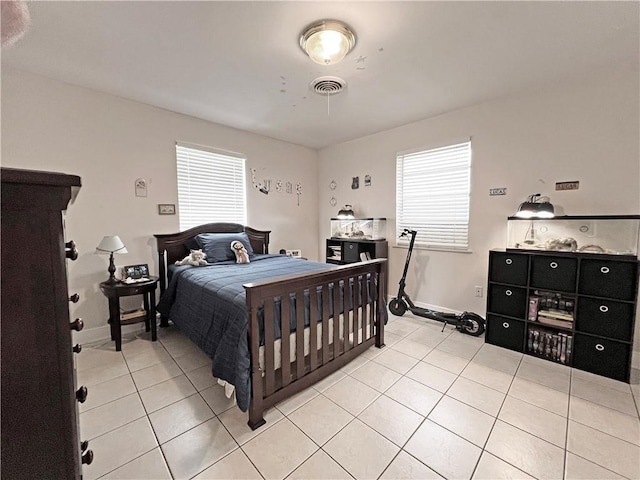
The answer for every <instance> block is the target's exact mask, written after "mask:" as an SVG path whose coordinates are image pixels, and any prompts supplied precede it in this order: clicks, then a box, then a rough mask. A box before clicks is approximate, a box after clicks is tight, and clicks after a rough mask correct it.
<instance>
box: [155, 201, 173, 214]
mask: <svg viewBox="0 0 640 480" xmlns="http://www.w3.org/2000/svg"><path fill="white" fill-rule="evenodd" d="M175 214H176V206H175V204H173V203H159V204H158V215H175Z"/></svg>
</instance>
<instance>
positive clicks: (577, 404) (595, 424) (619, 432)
mask: <svg viewBox="0 0 640 480" xmlns="http://www.w3.org/2000/svg"><path fill="white" fill-rule="evenodd" d="M569 418H570V419H571V420H574V421H576V422H579V423H582V424H583V425H587V426H589V427H591V428H595V429H596V430H600V431H601V432H604V433H607V434H609V435H613V436H614V437H618V438H620V439H622V440H626V441H627V442H629V443H634V444H636V445H640V420H639V419H638V417H635V416H633V417H632V416H630V415H626V414H624V413H621V412H618V411H617V410H612V409H610V408H607V407H603V406H602V405H598V404H597V403H592V402H589V401H587V400H583V399H582V398H579V397H572V398H571V401H570V403H569Z"/></svg>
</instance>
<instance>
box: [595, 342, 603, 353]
mask: <svg viewBox="0 0 640 480" xmlns="http://www.w3.org/2000/svg"><path fill="white" fill-rule="evenodd" d="M596 350H598V351H599V352H602V351H603V350H604V345H602V344H601V343H596Z"/></svg>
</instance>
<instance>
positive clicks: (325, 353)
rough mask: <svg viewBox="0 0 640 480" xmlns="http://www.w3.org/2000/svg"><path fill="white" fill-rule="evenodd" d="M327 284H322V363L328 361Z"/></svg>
mask: <svg viewBox="0 0 640 480" xmlns="http://www.w3.org/2000/svg"><path fill="white" fill-rule="evenodd" d="M329 320H330V319H329V284H328V283H323V284H322V364H323V365H325V364H326V363H328V362H329V361H330V357H329Z"/></svg>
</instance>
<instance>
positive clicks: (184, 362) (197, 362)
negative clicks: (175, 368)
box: [175, 350, 211, 373]
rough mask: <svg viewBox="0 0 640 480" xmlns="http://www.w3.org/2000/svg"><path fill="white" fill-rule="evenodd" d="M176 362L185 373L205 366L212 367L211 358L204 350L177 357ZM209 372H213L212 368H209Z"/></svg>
mask: <svg viewBox="0 0 640 480" xmlns="http://www.w3.org/2000/svg"><path fill="white" fill-rule="evenodd" d="M175 361H176V363H177V364H178V365H179V366H180V368H181V369H182V371H183V372H185V373H187V372H190V371H191V370H195V369H196V368H200V367H204V366H205V365H209V367H211V358H209V356H208V355H207V354H206V353H204V352H203V351H202V350H197V351H195V352H192V353H188V354H186V355H181V356H179V357H175ZM209 371H211V368H209Z"/></svg>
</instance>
